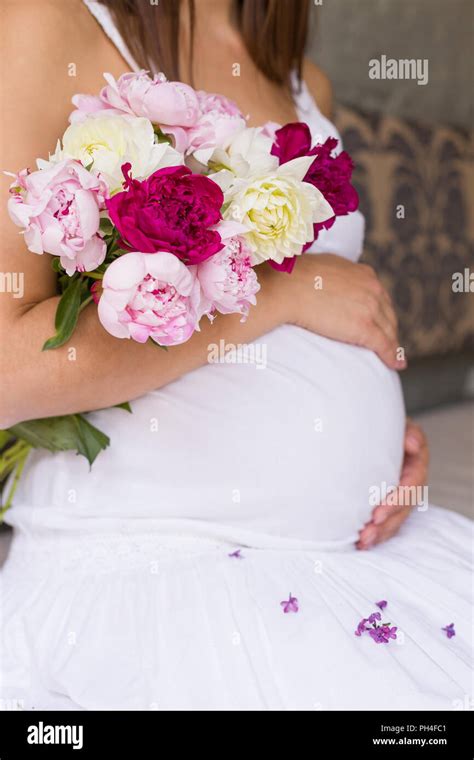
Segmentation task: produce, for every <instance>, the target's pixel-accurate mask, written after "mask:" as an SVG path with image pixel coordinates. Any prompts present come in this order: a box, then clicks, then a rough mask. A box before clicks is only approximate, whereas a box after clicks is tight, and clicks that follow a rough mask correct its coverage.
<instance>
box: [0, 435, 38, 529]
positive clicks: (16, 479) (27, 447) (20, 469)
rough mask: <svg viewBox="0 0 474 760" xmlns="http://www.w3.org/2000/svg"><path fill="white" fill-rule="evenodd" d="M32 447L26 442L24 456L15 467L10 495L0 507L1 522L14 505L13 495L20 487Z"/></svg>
mask: <svg viewBox="0 0 474 760" xmlns="http://www.w3.org/2000/svg"><path fill="white" fill-rule="evenodd" d="M31 449H32V446H30V445H29V444H26V445H25V449H24V452H23V456H22V457H21V458H20V459H19V461H18V464H17V466H16V469H15V474H14V476H13V480H12V484H11V488H10V491H9V493H8V496H7V500H6V502H5V504H4V506H3V507H2V509H0V522H1V521H3V518H4V516H5V513H6V512H7V511H8V510H9V509H10V507H11V505H12V502H13V497H14V495H15V491H16V489H17V487H18V483H19V482H20V478H21V474H22V472H23V468H24V466H25V464H26V460H27V459H28V454H29V453H30V450H31Z"/></svg>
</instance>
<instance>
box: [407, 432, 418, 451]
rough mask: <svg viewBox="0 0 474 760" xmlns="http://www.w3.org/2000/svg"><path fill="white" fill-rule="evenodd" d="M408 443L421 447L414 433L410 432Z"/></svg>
mask: <svg viewBox="0 0 474 760" xmlns="http://www.w3.org/2000/svg"><path fill="white" fill-rule="evenodd" d="M407 443H409V444H410V446H415V447H416V448H417V449H419V448H420V442H419V440H418V438H417V437H416V435H412V434H411V433H408V435H407Z"/></svg>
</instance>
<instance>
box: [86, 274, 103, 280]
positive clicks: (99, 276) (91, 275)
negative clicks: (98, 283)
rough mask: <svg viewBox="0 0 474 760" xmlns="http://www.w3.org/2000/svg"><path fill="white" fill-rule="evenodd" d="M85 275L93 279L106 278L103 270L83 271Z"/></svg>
mask: <svg viewBox="0 0 474 760" xmlns="http://www.w3.org/2000/svg"><path fill="white" fill-rule="evenodd" d="M82 274H83V275H84V277H90V278H91V280H103V279H104V273H103V272H83V273H82Z"/></svg>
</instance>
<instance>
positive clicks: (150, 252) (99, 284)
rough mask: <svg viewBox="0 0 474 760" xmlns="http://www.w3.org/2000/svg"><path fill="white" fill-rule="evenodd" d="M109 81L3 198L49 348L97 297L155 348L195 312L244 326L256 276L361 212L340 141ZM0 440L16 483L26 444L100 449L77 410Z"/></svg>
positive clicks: (182, 92) (116, 323) (111, 315)
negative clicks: (44, 297) (38, 262)
mask: <svg viewBox="0 0 474 760" xmlns="http://www.w3.org/2000/svg"><path fill="white" fill-rule="evenodd" d="M104 76H105V79H106V85H105V86H104V87H103V89H102V91H101V92H100V95H99V96H91V95H76V96H75V97H74V98H73V104H74V106H75V110H74V111H73V112H72V113H71V116H70V125H69V126H68V128H67V129H66V131H65V133H64V135H63V136H62V139H61V140H60V141H58V144H57V147H56V151H55V153H54V154H53V155H51V156H50V157H49V159H48V160H43V159H39V160H38V161H37V166H38V169H37V171H29V170H28V169H23V170H22V171H20V172H19V173H18V174H16V175H13V176H14V181H13V183H12V185H11V188H10V198H9V201H8V209H9V213H10V217H11V219H12V220H13V222H14V223H15V224H17V225H18V226H19V227H22V228H23V234H24V238H25V242H26V245H27V247H28V249H29V250H30V251H32V252H33V253H36V254H43V253H47V254H50V255H51V256H52V257H53V258H52V266H53V268H54V270H55V271H56V272H57V275H58V287H59V291H60V293H61V298H60V301H59V304H58V308H57V312H56V319H55V335H53V336H52V337H51V338H50V339H49V340H47V341H46V343H45V345H44V346H43V350H51V349H54V348H57V347H59V346H61V345H63V344H64V343H66V342H67V341H69V339H70V338H71V335H72V334H73V331H74V329H75V326H76V324H77V320H78V316H79V314H80V312H81V310H82V309H83V308H84V307H85V306H86V305H87V304H89V303H91V302H94V303H95V304H96V305H97V316H98V319H99V320H100V322H101V324H102V326H103V327H104V329H105V330H107V331H108V332H109V333H111V334H112V335H113V336H115V337H116V338H122V339H123V338H129V339H130V338H131V339H132V340H135V341H138V342H140V343H144V342H146V341H148V340H151V341H153V342H154V343H155V344H157V345H158V346H162V347H165V348H166V347H168V346H173V345H177V344H179V343H183V342H184V341H187V340H188V339H189V338H190V337H191V335H192V334H193V332H194V331H195V330H199V324H200V321H201V320H202V319H203V318H208V319H211V320H212V319H214V318H215V316H216V315H217V314H218V313H221V314H229V313H239V314H241V315H242V320H245V318H246V317H247V315H248V312H249V309H250V307H251V306H252V305H254V304H255V303H256V294H257V292H258V290H259V284H258V278H257V273H256V266H257V265H258V264H260V263H262V262H264V261H268V262H269V263H270V265H271V266H273V267H275V268H277V269H281V270H284V271H287V272H291V270H292V268H293V265H294V263H295V260H296V256H298V255H299V254H301V253H302V252H304V251H305V250H306V249H307V248H308V247H309V246H310V245H311V244H312V243H313V241H314V240H315V239H316V238H317V236H318V233H319V230H320V229H321V228H323V227H325V228H329V227H330V226H331V225H332V224H333V223H334V220H335V217H336V216H338V215H341V214H347V213H349V212H351V211H353V210H355V209H356V208H357V205H358V198H357V193H356V191H355V190H354V188H353V187H352V185H351V182H350V180H351V174H352V168H353V166H352V161H351V159H350V157H349V156H348V155H347V153H344V152H342V153H339V154H338V155H337V156H334V155H333V151H334V148H335V147H336V144H337V140H335V139H333V138H329V139H328V140H326V142H325V143H324V144H320V145H315V146H312V144H311V133H310V130H309V127H308V126H307V125H306V124H304V123H295V124H287V125H286V126H284V127H281V128H280V127H279V126H278V125H276V124H273V123H268V124H266V125H265V126H263V127H260V128H249V127H248V126H247V125H246V120H245V118H244V116H243V115H242V114H241V113H240V111H239V109H238V108H237V106H236V105H235V104H234V103H233V102H232V101H230V100H228V99H227V98H225V97H222V96H220V95H214V94H209V93H206V92H203V91H195V90H194V89H193V88H191V87H189V86H188V85H185V84H183V83H181V82H168V81H167V80H166V78H165V77H164V76H163V75H161V74H158V75H155V76H154V77H153V78H152V77H150V76H149V75H148V73H147V72H145V71H140V72H138V73H129V74H124V75H123V76H121V77H120V78H119V79H118V81H116V80H115V79H114V78H113V77H112V76H111V75H110V74H105V75H104ZM123 406H124V407H126V408H128V407H127V405H123ZM2 436H3V440H2V437H1V436H0V446H3V455H2V457H1V458H0V478H2V476H3V477H5V476H6V475H8V474H10V473H11V472H12V471H16V480H17V479H18V477H19V474H20V473H21V467H22V466H23V464H24V461H25V459H26V456H27V453H28V452H29V450H30V448H31V447H32V446H33V447H44V448H48V449H49V450H51V451H57V450H64V449H75V450H77V451H78V452H79V453H81V454H84V455H85V456H86V457H87V458H88V460H89V462H90V463H92V461H93V460H94V459H95V457H96V456H97V454H98V452H99V451H100V450H101V449H102V448H105V446H107V445H108V443H109V441H108V438H107V437H106V436H105V435H104V434H103V433H100V431H98V430H97V429H96V428H94V427H93V426H92V425H91V424H90V423H89V422H88V421H87V419H86V418H85V417H84V416H83V415H69V416H65V417H55V418H49V419H46V420H33V421H29V422H26V423H21V424H19V425H15V426H14V427H13V428H10V429H9V430H8V431H2ZM14 484H15V478H14ZM10 502H11V497H9V499H7V506H9V503H10Z"/></svg>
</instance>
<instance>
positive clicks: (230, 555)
mask: <svg viewBox="0 0 474 760" xmlns="http://www.w3.org/2000/svg"><path fill="white" fill-rule="evenodd" d="M241 551H242V549H236V550H235V552H232V554H228V555H227V556H228V557H235V559H243V556H242V554H241Z"/></svg>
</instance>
